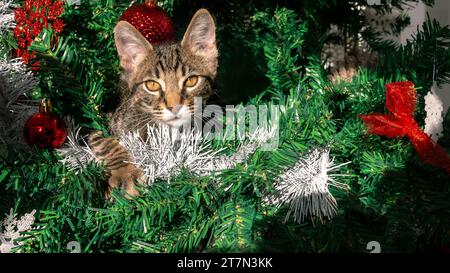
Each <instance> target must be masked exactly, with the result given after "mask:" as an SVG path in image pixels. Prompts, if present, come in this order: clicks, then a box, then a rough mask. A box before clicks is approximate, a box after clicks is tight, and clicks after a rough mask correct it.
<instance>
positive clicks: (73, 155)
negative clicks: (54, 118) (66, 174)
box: [58, 117, 95, 173]
mask: <svg viewBox="0 0 450 273" xmlns="http://www.w3.org/2000/svg"><path fill="white" fill-rule="evenodd" d="M65 122H66V124H67V131H68V134H67V140H66V142H65V143H64V145H63V146H62V147H61V148H60V149H58V152H59V154H60V155H61V156H62V158H63V159H61V162H62V163H63V164H64V165H66V167H67V168H68V169H69V170H71V171H74V172H75V173H79V172H81V171H82V170H83V169H85V168H86V167H87V166H88V165H89V164H91V163H95V156H94V153H93V152H92V150H91V148H90V147H89V145H88V144H87V143H86V141H85V140H84V138H83V137H82V136H80V130H81V128H77V127H75V124H74V122H73V120H72V118H70V117H68V118H66V119H65Z"/></svg>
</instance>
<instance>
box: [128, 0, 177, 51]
mask: <svg viewBox="0 0 450 273" xmlns="http://www.w3.org/2000/svg"><path fill="white" fill-rule="evenodd" d="M120 20H122V21H127V22H128V23H130V24H131V25H133V26H134V27H135V28H136V29H137V30H138V31H139V32H140V33H141V34H142V35H143V36H144V37H145V38H146V39H147V40H148V41H149V42H150V43H151V44H153V45H157V44H161V43H164V42H168V41H173V40H175V28H174V26H173V23H172V20H171V18H170V16H169V15H168V14H167V13H166V12H165V11H164V10H163V9H161V8H160V7H158V6H157V4H156V1H149V2H147V3H144V4H137V5H133V6H131V7H129V8H128V9H127V10H125V12H124V13H123V14H122V16H121V17H120Z"/></svg>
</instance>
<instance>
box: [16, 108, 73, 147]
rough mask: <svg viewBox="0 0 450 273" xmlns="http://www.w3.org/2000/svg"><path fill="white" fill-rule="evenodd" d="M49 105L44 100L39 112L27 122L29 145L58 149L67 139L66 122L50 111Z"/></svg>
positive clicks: (26, 133) (26, 129)
mask: <svg viewBox="0 0 450 273" xmlns="http://www.w3.org/2000/svg"><path fill="white" fill-rule="evenodd" d="M49 105H50V104H49V103H48V102H47V101H43V102H42V103H41V107H40V110H39V113H37V114H35V115H33V116H32V117H30V118H29V119H28V120H27V122H26V124H25V137H26V140H27V142H28V144H29V145H36V146H37V147H39V148H47V149H56V148H60V147H61V146H62V145H63V144H64V142H65V141H66V138H67V127H66V124H65V123H64V121H62V120H61V119H60V118H59V117H57V116H55V115H52V114H51V113H50V107H49Z"/></svg>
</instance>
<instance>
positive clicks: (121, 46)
mask: <svg viewBox="0 0 450 273" xmlns="http://www.w3.org/2000/svg"><path fill="white" fill-rule="evenodd" d="M115 41H116V47H117V51H118V53H119V57H120V63H121V66H122V68H123V74H122V80H124V81H126V82H127V85H128V90H127V92H129V93H128V94H125V96H124V99H127V100H128V102H129V106H130V107H135V108H136V109H135V110H137V112H139V113H142V115H146V114H148V115H149V117H148V118H149V119H151V121H152V122H156V123H164V124H167V125H170V126H181V125H184V124H186V123H188V122H190V121H191V119H192V117H193V114H194V110H195V109H194V108H195V107H194V98H195V97H201V98H202V100H203V101H205V100H206V99H207V98H208V97H209V96H210V95H211V94H212V92H213V90H212V82H213V80H214V79H215V77H216V74H217V62H218V61H217V59H218V52H217V47H216V35H215V24H214V20H213V18H212V17H211V15H210V14H209V12H208V11H207V10H205V9H201V10H199V11H197V13H196V14H195V15H194V17H193V18H192V21H191V23H190V24H189V27H188V29H187V31H186V33H185V34H184V38H183V40H182V41H181V42H180V43H176V44H175V43H173V44H162V45H151V44H150V43H149V42H148V41H147V40H146V39H145V38H144V37H143V36H142V35H141V34H140V33H139V32H138V31H137V30H136V29H135V28H134V27H133V26H132V25H131V24H129V23H127V22H124V21H121V22H119V23H118V24H117V26H116V28H115Z"/></svg>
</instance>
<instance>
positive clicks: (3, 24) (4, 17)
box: [0, 0, 15, 33]
mask: <svg viewBox="0 0 450 273" xmlns="http://www.w3.org/2000/svg"><path fill="white" fill-rule="evenodd" d="M12 5H13V0H3V1H1V0H0V33H1V32H3V30H10V29H12V28H13V27H14V25H15V24H14V11H13V6H12Z"/></svg>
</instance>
